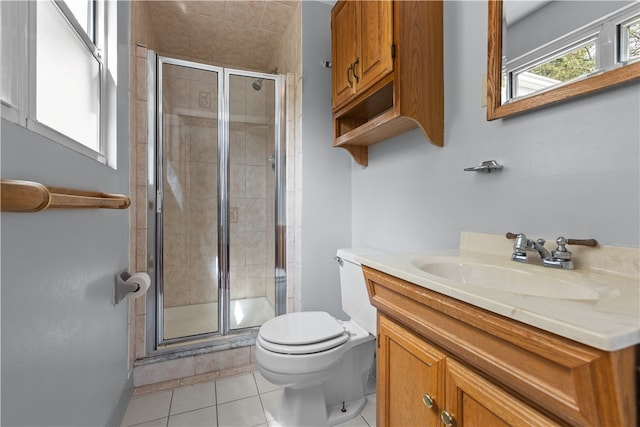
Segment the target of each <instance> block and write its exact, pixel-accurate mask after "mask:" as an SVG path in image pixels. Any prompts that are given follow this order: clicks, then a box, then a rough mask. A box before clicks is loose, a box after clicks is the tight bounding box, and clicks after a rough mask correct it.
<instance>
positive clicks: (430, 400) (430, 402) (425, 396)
mask: <svg viewBox="0 0 640 427" xmlns="http://www.w3.org/2000/svg"><path fill="white" fill-rule="evenodd" d="M422 403H424V406H426V407H427V408H433V397H431V396H429V395H428V394H427V393H425V394H423V395H422Z"/></svg>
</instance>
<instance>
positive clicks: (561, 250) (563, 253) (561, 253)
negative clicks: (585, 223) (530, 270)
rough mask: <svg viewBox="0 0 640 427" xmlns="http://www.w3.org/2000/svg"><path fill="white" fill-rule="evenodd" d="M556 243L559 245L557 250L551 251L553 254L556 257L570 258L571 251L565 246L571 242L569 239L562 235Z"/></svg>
mask: <svg viewBox="0 0 640 427" xmlns="http://www.w3.org/2000/svg"><path fill="white" fill-rule="evenodd" d="M556 243H557V244H558V247H557V248H556V250H555V251H551V256H552V257H553V258H554V259H563V260H570V259H571V255H572V254H571V251H569V250H568V249H567V247H566V246H565V245H566V244H567V243H569V242H568V240H567V239H565V238H564V237H562V236H561V237H558V238H557V239H556Z"/></svg>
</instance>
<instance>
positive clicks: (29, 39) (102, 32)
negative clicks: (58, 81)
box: [2, 0, 117, 169]
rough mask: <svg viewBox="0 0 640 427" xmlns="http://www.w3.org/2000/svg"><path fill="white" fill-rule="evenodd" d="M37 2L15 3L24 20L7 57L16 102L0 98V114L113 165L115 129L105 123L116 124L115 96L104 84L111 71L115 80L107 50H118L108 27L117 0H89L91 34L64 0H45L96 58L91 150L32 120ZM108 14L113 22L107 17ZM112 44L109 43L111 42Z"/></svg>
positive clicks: (35, 95) (35, 83)
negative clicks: (11, 67)
mask: <svg viewBox="0 0 640 427" xmlns="http://www.w3.org/2000/svg"><path fill="white" fill-rule="evenodd" d="M38 1H42V0H38ZM38 1H28V2H17V6H16V7H17V12H16V14H17V16H16V19H18V20H19V21H20V22H24V24H25V25H23V27H24V28H25V31H24V32H20V34H18V35H17V43H18V45H19V47H18V48H17V52H16V53H15V55H14V56H12V57H11V60H14V61H15V65H14V66H15V67H16V70H17V71H16V75H17V76H18V78H17V80H18V81H15V82H12V84H16V85H17V99H16V103H17V104H18V105H13V104H11V103H9V102H8V101H5V100H2V118H3V119H6V120H9V121H11V122H14V123H16V124H18V125H20V126H23V127H25V128H27V129H29V130H31V131H33V132H35V133H37V134H40V135H42V136H44V137H46V138H48V139H50V140H52V141H54V142H56V143H58V144H60V145H62V146H65V147H67V148H69V149H71V150H73V151H75V152H78V153H80V154H83V155H85V156H87V157H90V158H92V159H94V160H96V161H98V162H100V163H102V164H106V165H108V166H110V167H112V168H114V169H115V168H116V159H117V155H116V150H117V146H116V144H117V143H116V140H115V129H109V127H110V126H115V114H116V100H115V99H110V98H112V97H114V96H115V92H116V91H115V90H113V89H114V87H110V86H109V82H108V80H109V79H108V75H109V73H111V74H112V75H113V80H114V82H115V81H116V70H115V66H116V65H117V64H116V62H117V61H116V58H115V56H114V55H113V54H109V51H110V49H111V50H113V53H114V54H115V53H116V52H117V51H116V43H117V37H116V36H115V34H109V32H115V31H116V30H117V29H116V25H117V23H116V21H117V18H115V15H116V13H115V9H116V8H117V2H111V1H107V0H90V1H91V9H92V11H91V16H93V20H92V21H93V24H92V25H90V28H88V30H89V32H90V33H92V34H88V33H87V32H85V30H84V28H83V27H82V25H80V23H79V22H78V20H77V19H76V17H75V15H73V13H72V12H71V10H70V8H69V7H68V6H67V4H66V3H65V2H64V1H63V0H47V1H50V2H51V3H52V4H53V6H54V7H56V9H57V11H58V12H60V13H61V14H62V17H63V18H64V19H65V20H66V22H67V24H68V25H69V31H72V33H73V34H74V35H75V36H76V37H78V38H79V39H80V41H81V42H82V45H83V46H84V47H85V48H86V49H87V53H89V54H91V55H92V56H93V57H94V58H95V59H96V61H97V63H98V69H99V71H98V73H99V74H98V76H99V77H98V78H99V83H98V105H99V109H100V111H99V116H98V121H99V125H98V129H97V132H98V150H97V151H96V150H94V149H93V148H90V147H89V146H87V145H85V144H83V143H82V142H80V141H77V140H75V139H73V138H71V137H69V136H67V135H65V134H64V133H62V132H60V131H58V130H56V129H54V128H52V127H51V126H48V125H46V124H44V123H42V122H40V121H38V119H37V116H36V105H37V104H36V101H37V93H36V86H37V69H36V67H37V62H36V57H37V45H36V44H37V37H36V36H37V35H36V31H37V8H38V5H37V3H38ZM111 9H113V10H111ZM110 19H111V20H112V21H113V22H109V20H110ZM111 44H114V45H113V46H110V45H111ZM110 60H111V61H110ZM110 62H113V63H110ZM54 102H55V101H54ZM112 116H113V117H112Z"/></svg>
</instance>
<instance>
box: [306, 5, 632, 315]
mask: <svg viewBox="0 0 640 427" xmlns="http://www.w3.org/2000/svg"><path fill="white" fill-rule="evenodd" d="M302 14H303V15H302V18H303V27H302V28H303V30H302V31H303V78H304V86H303V125H302V126H303V129H302V140H303V141H302V144H303V159H304V160H303V197H304V199H303V208H302V209H303V212H302V214H303V233H302V252H303V268H302V304H303V309H305V310H311V309H322V310H327V311H329V312H331V313H338V314H340V308H339V307H340V295H339V287H338V283H339V282H338V273H337V269H336V267H335V264H334V263H333V261H332V260H331V258H332V256H333V254H334V252H335V250H336V249H338V248H339V247H341V246H352V247H373V248H379V249H383V250H388V251H421V250H432V249H451V248H456V247H457V246H458V240H459V235H460V232H462V231H465V230H469V231H476V232H484V233H495V234H502V233H505V232H507V231H513V232H525V233H527V234H529V235H530V236H532V237H544V238H547V239H555V238H556V237H557V236H559V235H564V236H566V237H573V238H581V237H594V238H596V239H598V240H599V241H600V242H601V243H603V244H608V245H619V246H631V247H638V246H640V219H639V218H640V128H639V126H638V117H640V87H639V83H634V84H631V85H627V86H624V87H620V88H614V89H610V90H606V91H603V92H600V93H598V94H595V95H591V96H587V97H583V98H580V99H576V100H571V101H569V102H565V103H563V104H559V105H556V106H551V107H547V108H544V109H541V110H538V111H532V112H528V113H526V114H522V115H520V116H517V117H512V118H507V119H503V120H497V121H493V122H488V121H487V120H486V109H485V108H484V107H482V106H481V86H482V76H483V74H485V73H486V62H487V58H486V52H487V43H486V35H487V4H486V2H477V1H447V2H445V5H444V17H445V25H444V28H445V30H444V31H445V34H444V48H445V146H444V148H438V147H434V146H432V145H431V144H429V142H427V140H426V139H425V137H424V136H423V135H422V134H421V133H420V132H419V131H417V130H414V131H411V132H409V133H406V134H404V135H401V136H399V137H396V138H393V139H391V140H389V141H385V142H382V143H380V144H377V145H375V146H373V147H371V148H370V150H369V166H368V167H367V168H362V167H360V166H359V165H357V164H356V163H354V162H353V161H352V160H351V159H350V157H349V156H348V153H347V152H346V151H344V150H342V149H336V148H332V147H331V118H330V92H331V78H330V72H329V70H324V69H322V68H321V66H320V65H319V62H320V61H321V60H323V59H326V58H328V57H329V49H330V47H329V46H330V34H329V21H330V15H329V14H330V6H328V5H326V4H322V3H315V2H304V3H303V9H302ZM490 159H495V160H498V161H499V162H500V163H502V164H503V165H504V167H505V169H504V170H503V171H502V172H499V173H493V174H489V175H485V174H475V173H471V172H463V171H462V169H464V168H465V167H469V166H475V165H478V164H480V162H482V161H483V160H490ZM345 169H346V171H345Z"/></svg>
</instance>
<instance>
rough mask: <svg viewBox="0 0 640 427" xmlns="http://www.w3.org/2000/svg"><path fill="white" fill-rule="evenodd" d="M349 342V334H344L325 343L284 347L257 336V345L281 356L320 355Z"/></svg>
mask: <svg viewBox="0 0 640 427" xmlns="http://www.w3.org/2000/svg"><path fill="white" fill-rule="evenodd" d="M348 340H349V334H347V333H344V334H342V335H339V336H337V337H335V338H331V339H330V340H327V341H322V342H316V343H313V344H303V345H285V344H274V343H272V342H269V341H267V340H265V339H264V338H262V337H261V336H260V335H258V338H257V341H256V342H257V343H258V344H260V345H261V346H262V347H263V348H265V349H266V350H269V351H272V352H274V353H281V354H313V353H320V352H322V351H327V350H331V349H332V348H335V347H338V346H340V345H342V344H344V343H345V342H347V341H348Z"/></svg>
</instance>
